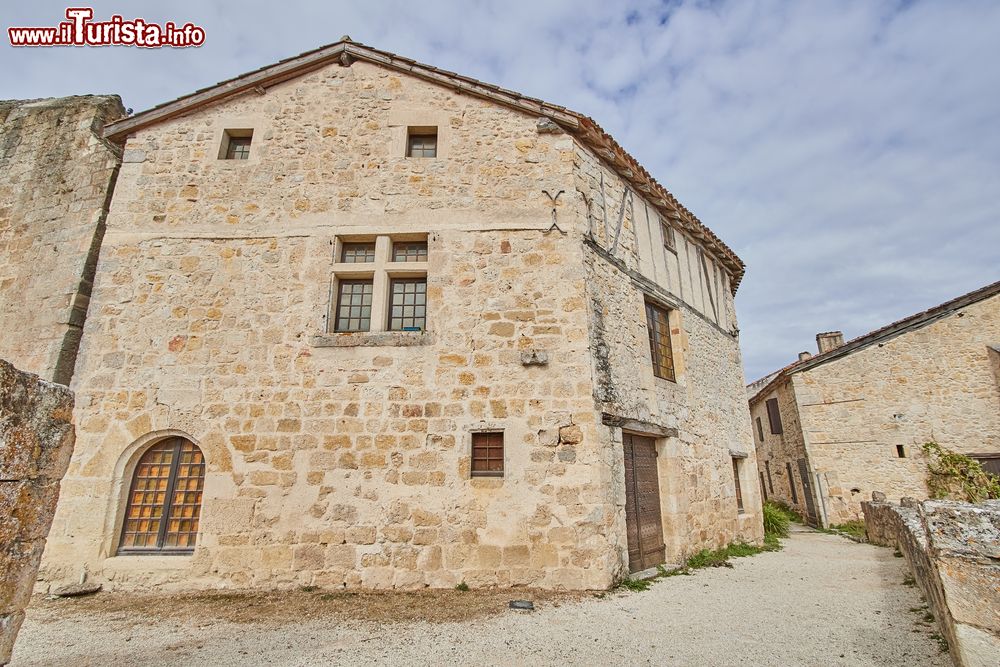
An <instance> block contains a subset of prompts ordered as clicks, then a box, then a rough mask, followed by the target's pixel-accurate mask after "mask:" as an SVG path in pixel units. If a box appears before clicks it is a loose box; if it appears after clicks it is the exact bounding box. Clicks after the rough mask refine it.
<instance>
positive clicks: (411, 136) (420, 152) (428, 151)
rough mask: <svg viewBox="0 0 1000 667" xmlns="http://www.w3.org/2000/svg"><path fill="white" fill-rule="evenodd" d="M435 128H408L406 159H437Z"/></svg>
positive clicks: (436, 131)
mask: <svg viewBox="0 0 1000 667" xmlns="http://www.w3.org/2000/svg"><path fill="white" fill-rule="evenodd" d="M437 143H438V130H437V128H436V127H409V128H407V130H406V157H437Z"/></svg>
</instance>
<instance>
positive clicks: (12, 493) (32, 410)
mask: <svg viewBox="0 0 1000 667" xmlns="http://www.w3.org/2000/svg"><path fill="white" fill-rule="evenodd" d="M72 414H73V395H72V394H71V393H70V391H69V390H68V389H66V387H62V386H60V385H55V384H49V383H47V382H44V381H42V380H40V379H39V378H38V377H37V376H35V375H29V374H27V373H22V372H21V371H18V370H17V369H16V368H14V367H13V366H12V365H11V364H9V363H7V362H6V361H3V360H0V665H3V664H7V662H8V661H9V660H10V654H11V650H12V649H13V646H14V640H15V638H16V637H17V631H18V629H19V628H20V627H21V622H22V621H23V620H24V609H25V607H26V606H27V605H28V601H29V599H30V597H31V591H32V588H33V587H34V583H35V574H36V573H37V571H38V564H39V561H40V560H41V558H42V550H43V549H44V548H45V538H46V535H48V532H49V526H50V525H51V523H52V515H53V513H54V512H55V508H56V500H57V499H58V497H59V480H60V479H62V476H63V474H64V473H65V472H66V468H67V466H68V465H69V459H70V455H71V453H72V451H73V423H72Z"/></svg>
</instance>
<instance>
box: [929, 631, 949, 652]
mask: <svg viewBox="0 0 1000 667" xmlns="http://www.w3.org/2000/svg"><path fill="white" fill-rule="evenodd" d="M931 639H933V640H934V641H936V642H937V643H938V650H939V651H941V652H942V653H947V652H948V640H947V639H945V638H944V637H943V636H942V635H939V634H938V633H936V632H935V633H934V634H932V635H931Z"/></svg>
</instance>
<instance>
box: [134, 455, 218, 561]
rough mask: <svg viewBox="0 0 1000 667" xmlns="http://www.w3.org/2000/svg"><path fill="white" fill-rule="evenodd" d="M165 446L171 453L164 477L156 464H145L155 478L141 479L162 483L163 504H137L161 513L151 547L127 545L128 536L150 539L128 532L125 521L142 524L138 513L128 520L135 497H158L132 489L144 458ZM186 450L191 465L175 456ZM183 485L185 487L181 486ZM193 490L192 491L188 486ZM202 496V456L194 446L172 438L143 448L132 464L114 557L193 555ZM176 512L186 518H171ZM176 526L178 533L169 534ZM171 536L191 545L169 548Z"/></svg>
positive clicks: (203, 489) (151, 493) (203, 484)
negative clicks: (186, 472)
mask: <svg viewBox="0 0 1000 667" xmlns="http://www.w3.org/2000/svg"><path fill="white" fill-rule="evenodd" d="M164 445H166V446H168V447H169V450H170V451H171V456H170V459H169V460H170V463H169V465H167V466H166V467H167V474H166V476H164V475H163V474H162V470H160V469H162V468H163V467H164V464H163V463H162V462H160V463H155V462H154V463H148V464H147V465H148V466H149V467H150V468H152V469H154V470H156V471H158V472H159V474H154V476H153V477H146V478H144V479H153V480H163V481H165V482H166V486H165V487H164V488H163V496H164V497H163V500H162V501H157V502H155V505H154V504H150V503H140V507H155V506H159V507H160V509H161V510H162V512H161V514H160V516H159V518H158V520H157V529H156V532H155V535H156V537H155V543H154V544H153V545H151V546H150V545H141V546H140V545H136V544H131V545H129V544H127V541H128V536H129V535H130V534H131V535H133V536H135V535H153V534H154V533H151V532H150V531H138V530H137V531H130V530H129V521H144V520H146V517H144V516H142V514H141V509H138V510H137V511H138V512H140V515H139V516H137V517H135V518H132V517H130V513H129V510H130V509H133V508H134V505H133V500H134V499H135V497H136V495H137V494H138V495H140V496H142V497H143V498H144V499H148V498H149V496H150V495H152V496H153V498H154V500H155V496H156V495H157V493H158V488H159V487H157V490H156V491H154V490H153V489H150V488H147V489H137V488H136V485H137V483H138V482H139V478H138V477H137V475H138V473H139V471H140V469H141V466H142V464H143V461H144V460H145V459H146V457H147V456H149V455H150V454H152V453H154V450H156V449H157V448H160V449H161V451H163V449H162V446H164ZM185 449H186V450H188V454H190V455H191V456H192V457H194V462H187V463H185V461H184V459H183V457H182V458H178V456H180V455H182V454H183V453H184V450H185ZM182 467H183V468H187V469H188V473H189V474H187V475H184V474H183V473H182V472H181V468H182ZM185 481H186V484H185ZM192 482H193V483H194V484H195V486H194V488H192V487H191V486H190V484H191V483H192ZM204 492H205V453H204V452H203V451H202V450H201V448H200V447H198V445H196V444H194V443H193V442H191V441H190V440H188V439H187V438H183V437H179V436H175V437H172V438H162V439H160V440H156V441H154V442H153V443H151V444H149V445H147V446H146V447H145V448H144V449H143V450H142V453H141V454H140V456H139V458H138V459H137V460H136V465H135V466H133V469H132V479H131V482H130V484H129V493H128V494H127V496H126V499H125V516H124V520H123V526H122V530H121V534H120V535H119V536H118V550H117V552H116V555H119V556H133V555H150V554H154V555H176V554H180V555H189V554H192V553H194V550H195V546H196V544H197V539H198V533H199V532H200V520H201V508H202V505H203V504H204V503H203V500H204ZM178 494H179V495H180V497H181V498H182V500H181V501H180V503H178V502H177V497H178ZM177 510H180V511H181V512H184V511H185V510H188V511H189V512H190V514H183V513H182V514H180V516H179V517H178V516H175V514H174V513H175V511H177ZM175 522H176V523H177V524H178V529H177V530H176V531H172V530H171V524H173V523H175ZM185 525H187V526H188V528H187V529H184V528H183V526H185ZM171 533H174V534H175V536H176V539H177V540H178V541H180V540H181V537H182V536H183V537H186V538H189V539H190V540H191V541H190V542H189V543H186V544H184V545H183V546H179V545H174V546H171V545H170V544H169V543H168V540H169V539H170V536H171Z"/></svg>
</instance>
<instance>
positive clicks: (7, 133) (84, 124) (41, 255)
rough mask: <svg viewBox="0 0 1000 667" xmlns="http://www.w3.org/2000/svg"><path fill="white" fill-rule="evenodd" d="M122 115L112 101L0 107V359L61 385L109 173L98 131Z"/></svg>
mask: <svg viewBox="0 0 1000 667" xmlns="http://www.w3.org/2000/svg"><path fill="white" fill-rule="evenodd" d="M124 115H125V110H124V109H123V108H122V103H121V100H120V99H119V98H118V97H117V96H84V97H63V98H55V99H42V100H23V101H0V174H2V176H0V324H2V325H3V326H2V328H3V335H2V336H0V359H6V360H8V361H9V362H11V363H13V364H14V365H15V366H16V367H18V368H20V369H22V370H25V371H28V372H31V373H36V374H38V375H40V376H41V377H43V378H45V379H47V380H55V381H57V382H60V383H62V384H68V383H69V381H70V377H71V376H72V374H73V367H74V364H75V361H76V353H77V349H78V346H79V342H80V335H81V332H82V330H83V320H84V318H85V317H86V314H87V303H88V300H89V297H90V290H91V285H92V281H93V275H94V268H95V266H96V263H97V253H98V250H99V248H100V244H101V236H102V235H103V232H104V217H105V215H106V213H107V207H108V203H109V201H110V196H111V192H112V190H113V189H114V183H115V178H116V176H117V173H118V164H119V159H120V150H119V148H118V147H117V146H115V145H114V144H113V143H112V142H110V141H108V140H106V139H104V138H103V128H104V125H105V124H107V123H109V122H111V121H114V120H118V119H119V118H121V117H122V116H124ZM42 277H44V278H42Z"/></svg>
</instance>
